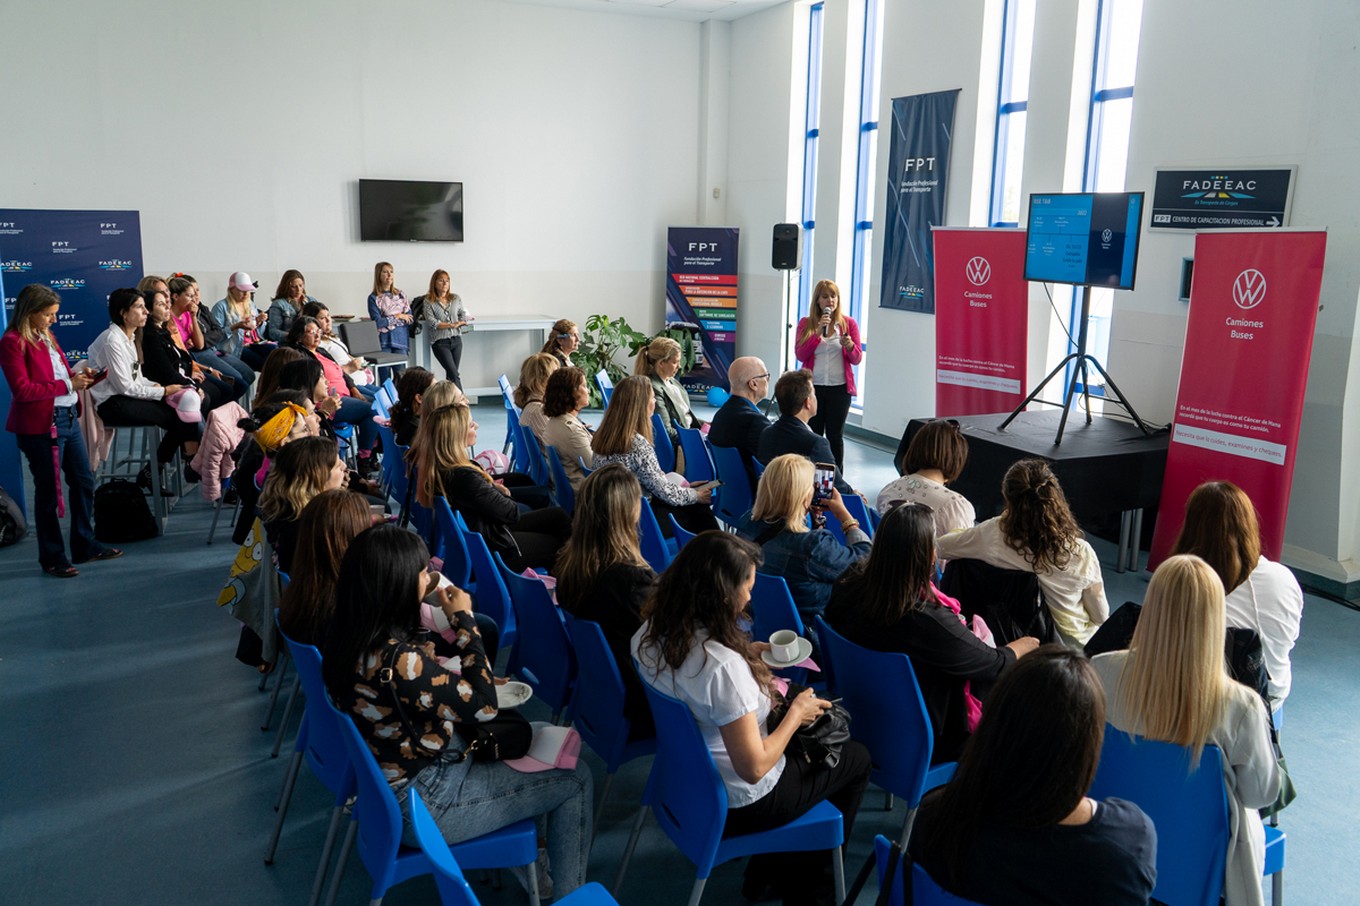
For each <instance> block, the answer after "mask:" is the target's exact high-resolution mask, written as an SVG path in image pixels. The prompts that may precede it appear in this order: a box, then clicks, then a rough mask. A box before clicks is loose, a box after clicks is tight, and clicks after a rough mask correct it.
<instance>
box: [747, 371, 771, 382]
mask: <svg viewBox="0 0 1360 906" xmlns="http://www.w3.org/2000/svg"><path fill="white" fill-rule="evenodd" d="M769 376H770V373H769V372H768V371H767V372H765V373H764V374H758V375H756V376H755V377H753V378H751V380H753V381H763V380H765V378H767V377H769Z"/></svg>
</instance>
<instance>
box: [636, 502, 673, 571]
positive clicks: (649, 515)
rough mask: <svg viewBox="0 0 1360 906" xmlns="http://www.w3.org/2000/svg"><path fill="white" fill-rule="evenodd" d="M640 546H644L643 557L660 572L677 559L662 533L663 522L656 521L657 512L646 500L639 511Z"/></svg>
mask: <svg viewBox="0 0 1360 906" xmlns="http://www.w3.org/2000/svg"><path fill="white" fill-rule="evenodd" d="M638 546H639V547H641V548H642V559H644V560H646V561H647V563H648V565H649V566H651V568H652V569H654V570H656V571H657V572H658V573H664V572H665V571H666V567H668V566H670V565H671V561H672V560H674V559H675V551H673V550H671V546H670V543H668V542H667V540H666V537H665V536H664V535H662V534H661V523H659V522H657V521H656V513H654V512H653V511H652V507H651V504H649V503H648V502H647V501H646V500H644V501H642V507H641V509H640V510H639V512H638Z"/></svg>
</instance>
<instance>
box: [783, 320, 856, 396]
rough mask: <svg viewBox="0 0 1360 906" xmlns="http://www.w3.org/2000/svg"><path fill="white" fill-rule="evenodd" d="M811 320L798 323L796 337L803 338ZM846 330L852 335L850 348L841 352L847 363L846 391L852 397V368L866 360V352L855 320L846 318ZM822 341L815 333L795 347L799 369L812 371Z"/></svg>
mask: <svg viewBox="0 0 1360 906" xmlns="http://www.w3.org/2000/svg"><path fill="white" fill-rule="evenodd" d="M809 320H810V319H809V318H803V319H802V320H801V321H799V322H798V327H797V328H795V330H794V334H793V335H794V336H795V337H801V336H802V335H803V331H804V330H805V329H806V328H807V323H808V321H809ZM845 330H846V333H848V334H849V335H850V348H849V349H842V350H841V358H842V359H843V360H844V362H845V389H846V390H847V391H849V393H850V395H851V396H854V395H855V392H856V391H855V369H854V368H853V367H851V366H853V365H858V364H859V363H860V362H861V361H862V360H863V359H864V350H863V349H862V348H861V346H860V341H859V325H858V324H856V323H855V319H854V318H851V317H848V316H847V317H846V319H845ZM821 341H822V335H821V334H820V333H816V332H814V333H813V334H812V335H811V336H809V337H808V338H807V339H806V340H803V341H802V342H799V343H796V344H795V345H794V347H793V351H794V354H795V355H797V356H798V367H800V368H806V369H807V370H808V371H811V370H812V365H813V360H814V359H815V358H816V356H817V344H818V343H820V342H821Z"/></svg>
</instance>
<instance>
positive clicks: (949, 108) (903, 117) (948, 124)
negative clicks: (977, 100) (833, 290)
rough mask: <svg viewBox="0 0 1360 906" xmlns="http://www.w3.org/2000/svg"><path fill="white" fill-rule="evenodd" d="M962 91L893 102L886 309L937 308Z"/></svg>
mask: <svg viewBox="0 0 1360 906" xmlns="http://www.w3.org/2000/svg"><path fill="white" fill-rule="evenodd" d="M958 97H959V89H957V88H955V89H953V90H950V91H937V92H935V93H934V94H918V95H913V96H912V97H906V98H893V102H892V144H891V146H890V151H889V154H888V212H887V218H886V219H887V227H886V230H885V232H884V240H883V280H882V287H883V289H882V294H881V295H880V297H879V303H878V304H879V306H880V307H881V308H896V309H900V310H902V311H921V312H927V313H929V312H932V311H934V310H935V272H934V267H933V262H932V260H931V259H932V257H933V254H934V252H933V250H932V248H931V241H930V229H931V227H934V226H938V225H940V224H942V223H944V193H945V188H946V187H947V186H948V185H949V148H950V145H951V144H952V142H953V137H954V107H955V105H956V103H957V101H958Z"/></svg>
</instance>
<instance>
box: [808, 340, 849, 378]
mask: <svg viewBox="0 0 1360 906" xmlns="http://www.w3.org/2000/svg"><path fill="white" fill-rule="evenodd" d="M812 383H814V384H816V385H817V386H819V387H835V386H837V385H843V384H844V383H845V350H844V349H843V348H842V347H841V332H840V331H839V330H835V329H833V330H832V331H831V336H829V337H822V339H821V341H820V342H818V344H817V351H816V353H815V354H814V355H813V359H812Z"/></svg>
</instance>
